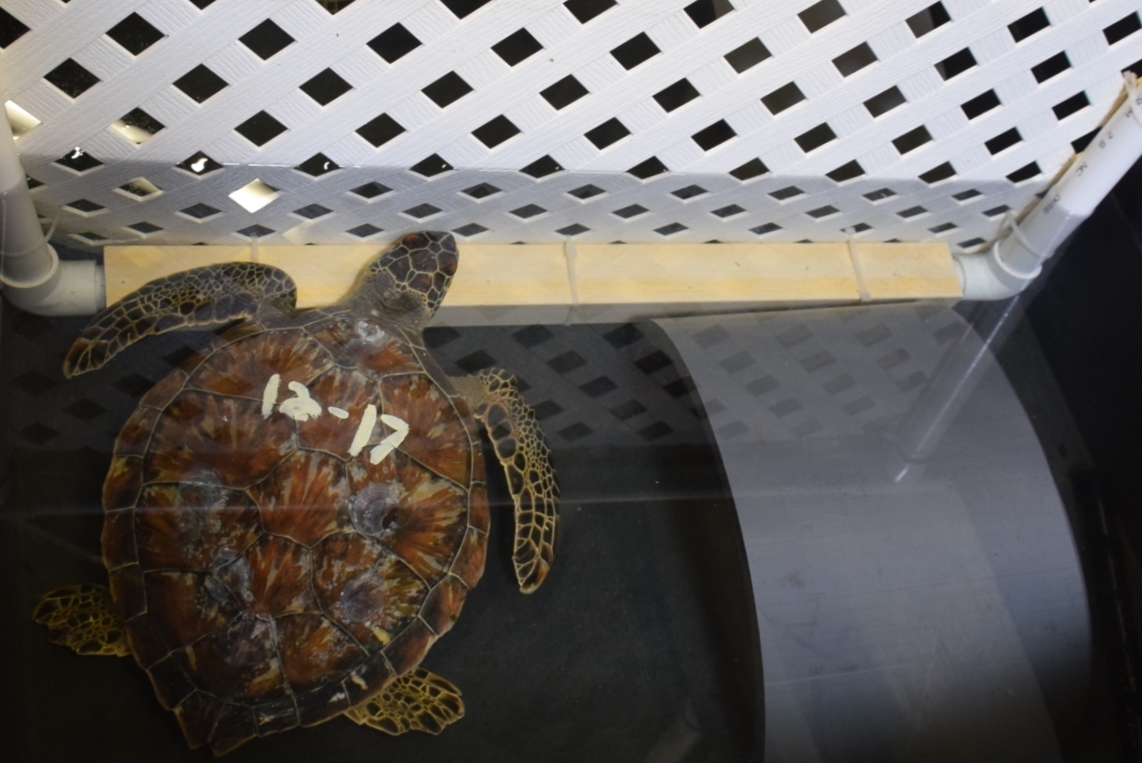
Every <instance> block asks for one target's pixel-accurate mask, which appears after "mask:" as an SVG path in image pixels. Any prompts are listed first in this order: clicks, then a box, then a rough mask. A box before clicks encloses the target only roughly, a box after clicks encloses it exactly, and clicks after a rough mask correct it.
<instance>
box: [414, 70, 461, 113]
mask: <svg viewBox="0 0 1142 763" xmlns="http://www.w3.org/2000/svg"><path fill="white" fill-rule="evenodd" d="M421 92H422V93H424V94H425V95H427V96H428V97H429V98H430V99H432V102H433V103H435V104H436V105H437V106H439V107H440V108H444V107H445V106H447V105H449V104H451V103H455V102H456V101H458V100H460V99H461V98H463V97H464V96H466V95H467V94H468V93H470V92H472V86H471V85H469V84H468V83H467V82H465V81H464V78H463V77H461V76H460V75H459V74H457V73H456V72H448V73H447V74H445V75H444V76H443V77H441V78H440V79H438V80H436V81H435V82H433V83H431V84H430V85H427V86H425V87H424V88H423V89H422V90H421Z"/></svg>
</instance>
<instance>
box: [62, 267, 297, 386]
mask: <svg viewBox="0 0 1142 763" xmlns="http://www.w3.org/2000/svg"><path fill="white" fill-rule="evenodd" d="M296 304H297V287H296V286H295V285H294V283H293V279H292V278H290V277H289V275H288V274H286V272H285V271H284V270H280V269H278V268H275V267H271V266H269V265H259V264H257V263H253V262H230V263H226V264H223V265H207V266H205V267H201V268H193V269H191V270H185V271H183V272H181V273H175V274H173V275H170V276H167V277H165V278H157V279H155V280H154V281H151V282H150V283H148V284H146V285H145V286H143V287H142V288H140V289H138V290H137V291H133V292H131V293H130V294H128V295H127V296H125V297H123V299H121V300H119V301H118V302H116V303H115V304H113V305H110V306H108V307H106V308H104V309H103V310H102V311H101V312H100V313H99V314H97V315H96V316H95V317H94V318H92V319H91V323H89V324H87V328H85V329H84V330H83V331H82V332H81V333H80V335H79V337H78V338H77V339H76V340H75V343H74V344H72V346H71V349H70V350H68V353H67V358H65V359H64V362H63V375H64V376H66V377H69V378H70V377H72V376H76V375H78V374H82V373H87V372H88V371H94V370H95V369H97V368H100V367H102V366H103V364H104V363H106V362H107V361H108V360H110V359H111V358H113V357H114V356H115V355H117V354H119V353H120V352H121V351H122V350H124V349H126V348H127V347H128V346H130V345H131V344H133V343H135V342H137V341H139V340H140V339H142V338H144V337H147V336H151V335H152V334H161V333H163V332H166V331H173V330H175V329H181V328H188V327H190V326H209V325H212V324H220V323H229V322H231V321H235V320H239V319H241V318H251V317H253V316H254V315H256V314H257V313H258V312H259V311H260V310H262V309H264V308H265V307H267V306H268V307H272V308H276V309H278V310H280V311H282V312H290V311H292V310H293V309H294V306H295V305H296Z"/></svg>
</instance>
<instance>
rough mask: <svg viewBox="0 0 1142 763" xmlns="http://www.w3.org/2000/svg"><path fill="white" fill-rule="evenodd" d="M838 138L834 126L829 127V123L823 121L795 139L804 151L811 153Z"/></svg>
mask: <svg viewBox="0 0 1142 763" xmlns="http://www.w3.org/2000/svg"><path fill="white" fill-rule="evenodd" d="M836 139H837V134H836V133H835V132H833V128H831V127H829V125H828V124H827V123H822V124H819V125H817V126H816V127H814V128H813V129H811V130H807V131H805V132H803V133H801V134H800V135H798V136H797V137H796V138H794V139H793V140H795V141H796V142H797V145H798V146H800V147H801V150H802V151H804V152H805V153H809V152H810V151H814V150H816V149H818V148H820V147H821V146H823V145H825V144H826V143H831V142H832V141H834V140H836Z"/></svg>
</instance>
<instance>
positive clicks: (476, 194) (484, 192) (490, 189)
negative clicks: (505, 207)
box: [460, 183, 501, 199]
mask: <svg viewBox="0 0 1142 763" xmlns="http://www.w3.org/2000/svg"><path fill="white" fill-rule="evenodd" d="M460 193H462V194H464V195H465V196H471V197H472V198H473V199H486V198H488V197H489V196H495V195H496V194H497V193H501V191H500V189H499V188H496V187H495V186H494V185H492V184H491V183H480V184H479V185H474V186H472V187H471V188H465V189H464V190H463V191H461V192H460Z"/></svg>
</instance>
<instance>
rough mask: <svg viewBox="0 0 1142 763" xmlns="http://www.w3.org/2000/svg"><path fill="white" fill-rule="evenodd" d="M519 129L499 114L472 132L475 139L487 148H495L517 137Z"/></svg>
mask: <svg viewBox="0 0 1142 763" xmlns="http://www.w3.org/2000/svg"><path fill="white" fill-rule="evenodd" d="M519 132H520V131H519V128H518V127H516V126H515V123H514V122H512V121H511V120H510V119H508V118H507V117H505V116H504V115H503V114H500V115H499V116H498V117H496V118H495V119H492V120H490V121H488V122H485V123H484V124H482V125H480V126H479V127H477V128H476V129H475V130H473V131H472V134H473V135H475V136H476V139H477V140H479V141H480V142H481V143H483V144H484V145H485V146H487V147H488V148H495V147H496V146H498V145H500V144H501V143H503V142H504V141H506V140H508V139H510V138H514V137H515V136H516V135H519Z"/></svg>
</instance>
